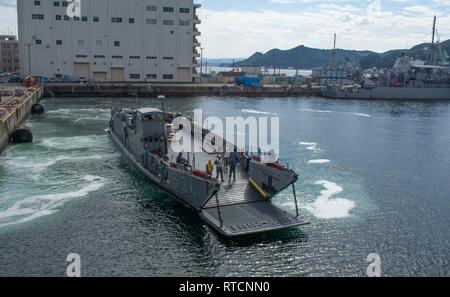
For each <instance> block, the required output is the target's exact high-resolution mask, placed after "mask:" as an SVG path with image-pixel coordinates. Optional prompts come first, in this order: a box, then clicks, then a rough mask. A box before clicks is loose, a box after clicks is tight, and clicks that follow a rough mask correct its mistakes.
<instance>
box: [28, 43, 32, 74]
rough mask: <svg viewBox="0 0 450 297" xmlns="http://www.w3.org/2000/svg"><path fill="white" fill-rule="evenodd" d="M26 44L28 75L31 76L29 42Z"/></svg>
mask: <svg viewBox="0 0 450 297" xmlns="http://www.w3.org/2000/svg"><path fill="white" fill-rule="evenodd" d="M27 46H28V75H30V76H31V51H30V47H31V43H28V44H27Z"/></svg>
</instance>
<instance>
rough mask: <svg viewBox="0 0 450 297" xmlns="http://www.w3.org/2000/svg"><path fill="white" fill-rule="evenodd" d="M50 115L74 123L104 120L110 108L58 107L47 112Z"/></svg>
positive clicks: (107, 117) (107, 116)
mask: <svg viewBox="0 0 450 297" xmlns="http://www.w3.org/2000/svg"><path fill="white" fill-rule="evenodd" d="M47 114H48V115H50V116H51V117H56V118H63V119H69V120H71V121H73V122H75V123H87V122H96V121H106V120H108V119H109V116H110V110H109V109H102V108H78V109H76V108H73V109H68V108H60V109H57V110H50V111H48V112H47Z"/></svg>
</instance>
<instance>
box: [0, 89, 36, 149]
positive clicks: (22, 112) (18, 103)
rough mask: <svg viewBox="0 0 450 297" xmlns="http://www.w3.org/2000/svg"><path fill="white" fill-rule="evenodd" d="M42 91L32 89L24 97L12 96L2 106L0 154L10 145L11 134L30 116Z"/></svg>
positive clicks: (26, 91) (0, 105) (0, 114)
mask: <svg viewBox="0 0 450 297" xmlns="http://www.w3.org/2000/svg"><path fill="white" fill-rule="evenodd" d="M41 95H42V89H41V88H40V87H37V86H35V87H31V88H28V89H26V90H25V92H24V94H23V95H22V96H11V97H9V98H8V99H7V100H4V101H2V102H1V104H0V153H1V152H2V151H3V150H4V149H5V148H6V146H7V145H8V143H9V140H10V137H11V134H12V133H13V132H14V131H15V130H16V129H17V128H18V127H20V125H21V124H22V123H23V121H24V120H25V118H26V117H27V116H28V115H29V114H30V111H31V107H32V106H33V105H34V104H36V103H37V102H38V100H39V99H40V98H41Z"/></svg>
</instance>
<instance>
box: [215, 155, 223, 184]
mask: <svg viewBox="0 0 450 297" xmlns="http://www.w3.org/2000/svg"><path fill="white" fill-rule="evenodd" d="M214 165H215V166H216V179H217V181H219V177H220V178H221V181H222V182H223V181H224V179H223V163H222V157H221V156H220V155H218V156H217V159H216V161H215V162H214Z"/></svg>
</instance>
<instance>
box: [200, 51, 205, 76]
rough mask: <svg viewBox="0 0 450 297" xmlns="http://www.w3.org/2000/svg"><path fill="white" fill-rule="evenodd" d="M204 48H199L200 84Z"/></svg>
mask: <svg viewBox="0 0 450 297" xmlns="http://www.w3.org/2000/svg"><path fill="white" fill-rule="evenodd" d="M204 49H205V48H204V47H201V48H200V82H203V50H204Z"/></svg>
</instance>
